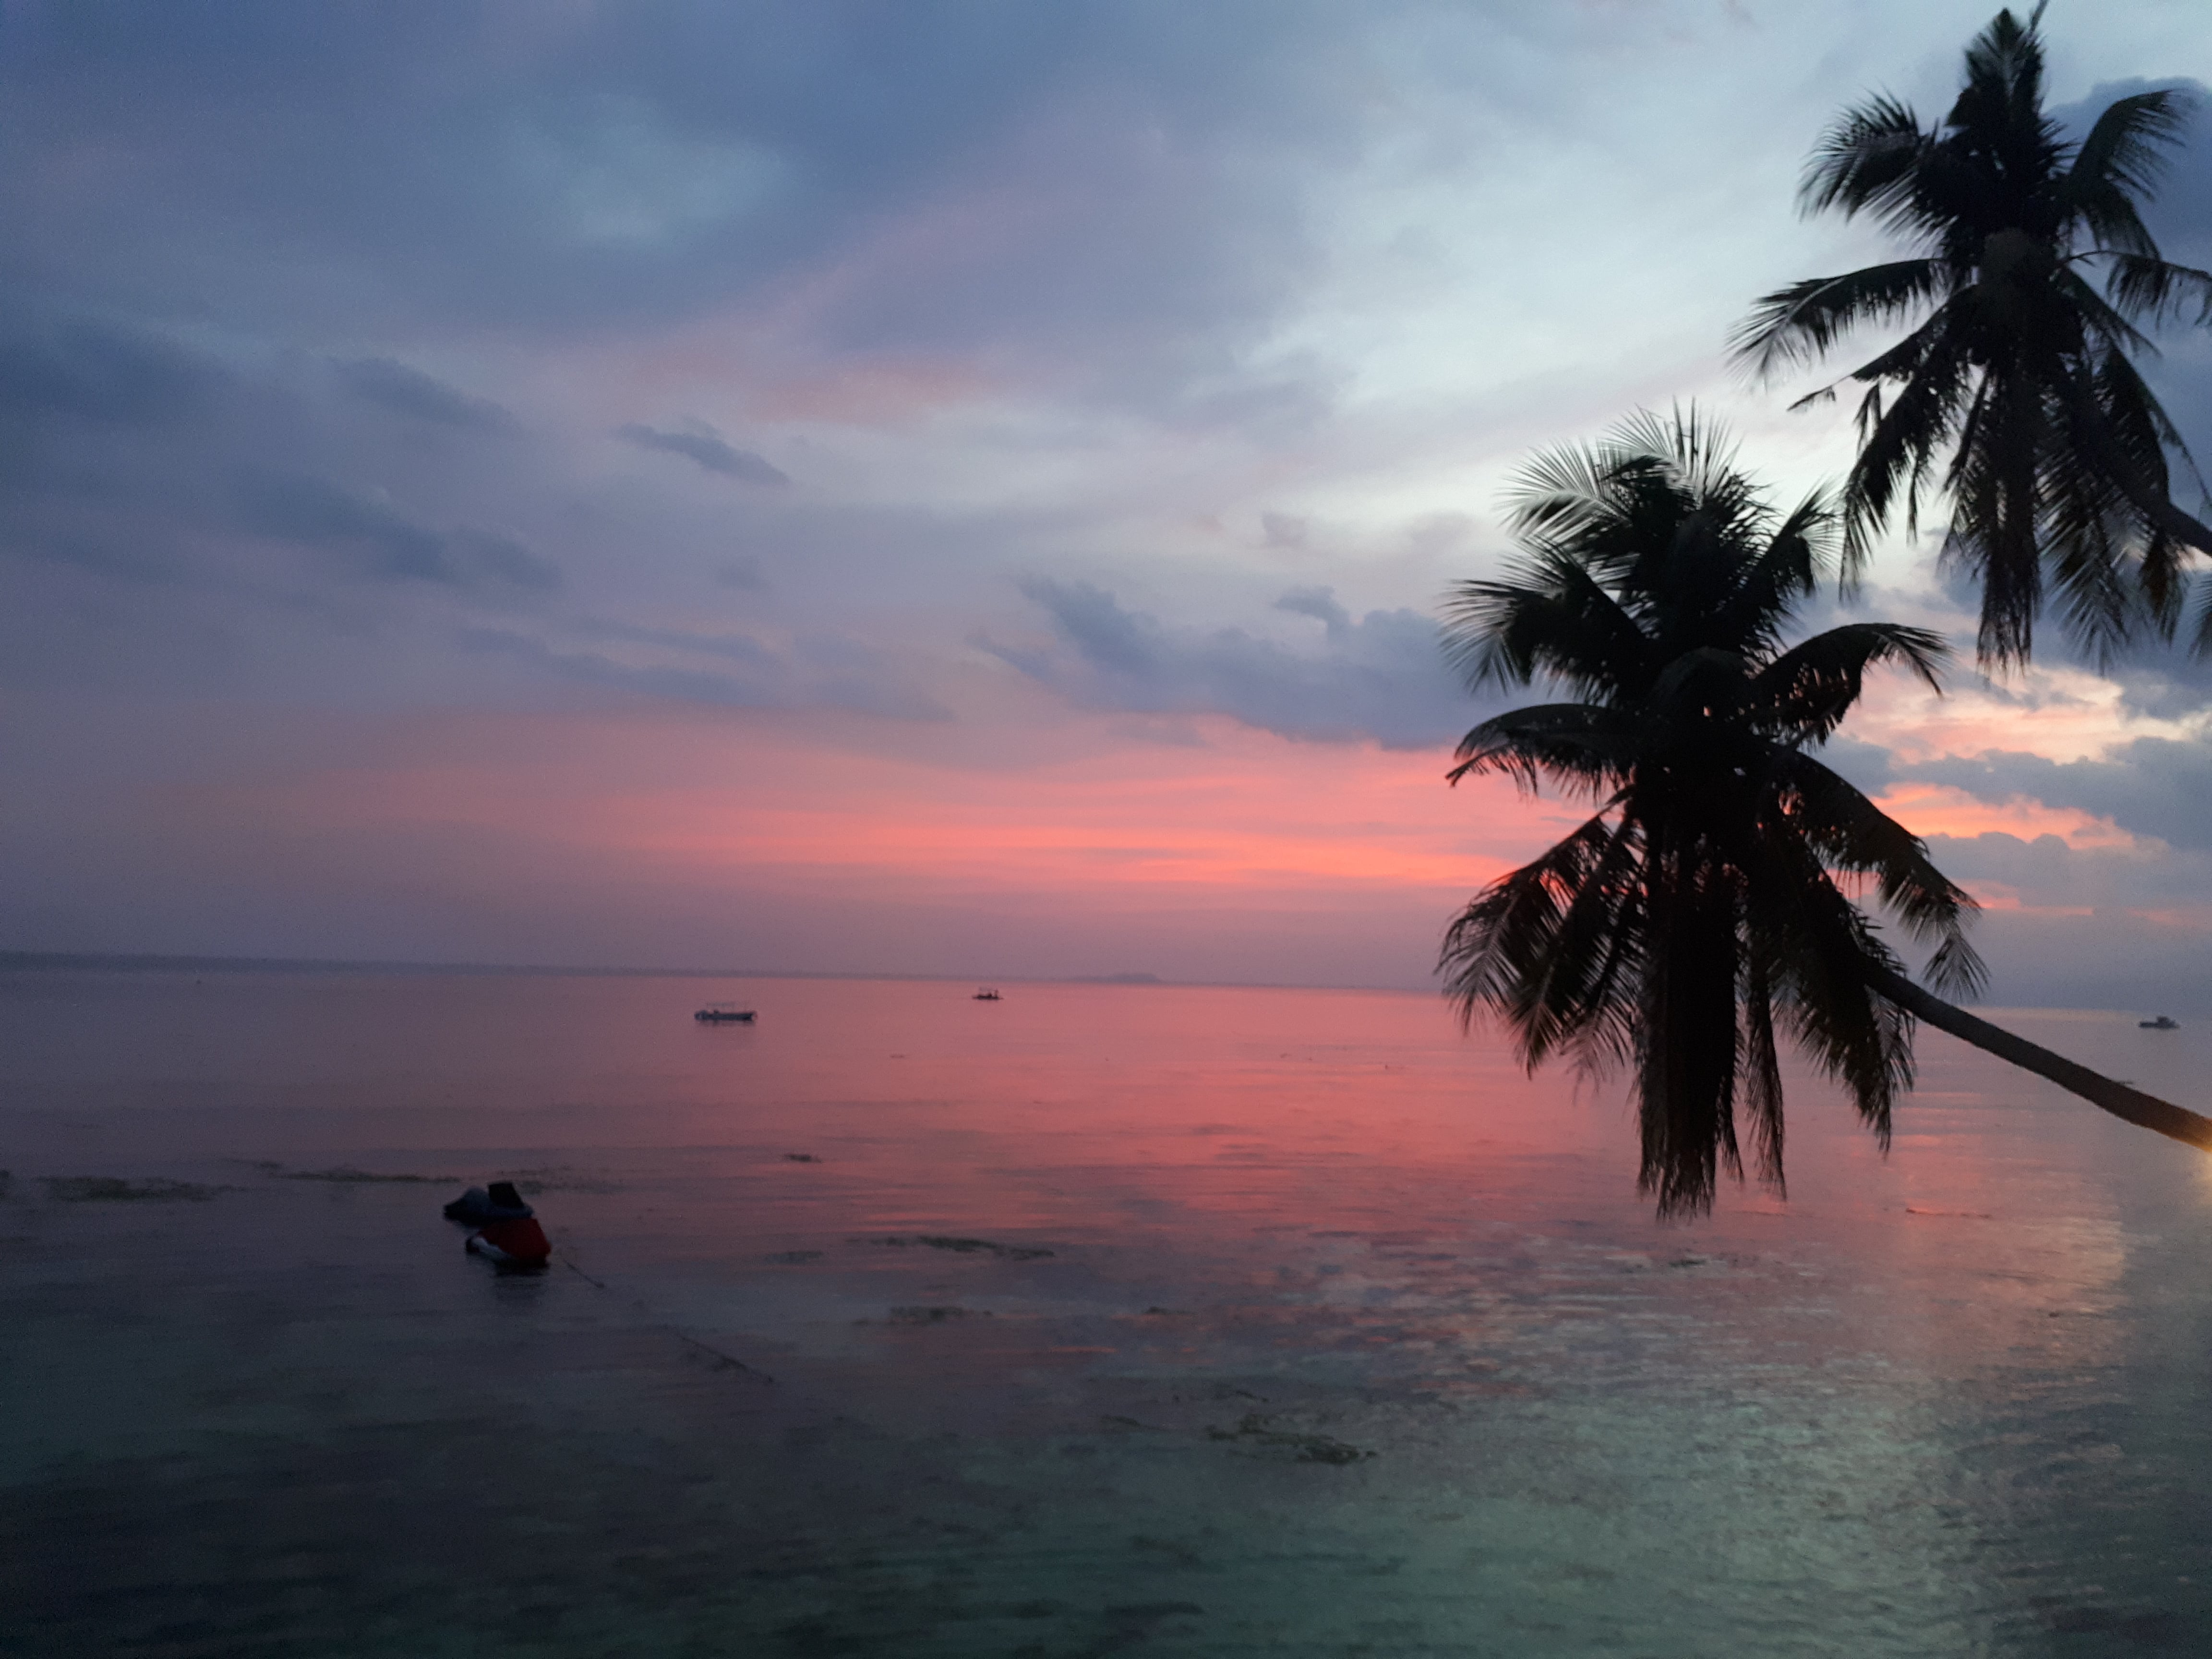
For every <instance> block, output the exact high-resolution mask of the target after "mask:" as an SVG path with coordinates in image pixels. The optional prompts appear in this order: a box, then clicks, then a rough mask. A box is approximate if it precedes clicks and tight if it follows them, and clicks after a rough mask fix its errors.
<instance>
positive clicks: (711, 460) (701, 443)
mask: <svg viewBox="0 0 2212 1659" xmlns="http://www.w3.org/2000/svg"><path fill="white" fill-rule="evenodd" d="M615 435H616V436H617V437H618V438H620V439H622V440H623V441H624V442H626V443H632V444H635V445H636V446H637V447H639V448H640V449H659V450H665V451H666V452H667V453H669V454H671V455H681V456H683V457H684V459H686V460H691V461H696V462H697V463H698V464H699V465H701V466H703V467H705V468H706V469H707V471H709V472H719V473H720V474H722V475H723V477H729V478H738V479H741V480H743V481H744V483H757V484H787V483H790V482H791V480H790V478H789V477H787V476H786V475H785V474H784V473H782V472H781V471H778V470H777V469H776V468H775V467H773V466H771V465H769V464H768V463H767V462H766V461H764V460H763V459H761V458H760V457H759V456H757V455H756V454H754V453H751V452H750V450H744V449H732V448H731V447H730V446H729V445H728V444H726V443H725V442H723V441H722V435H721V434H720V433H719V432H717V431H715V430H714V428H713V427H711V426H708V424H707V423H706V422H704V421H687V422H684V430H683V431H681V432H661V431H657V430H655V429H654V428H652V427H649V426H639V425H637V424H635V422H633V423H632V424H630V425H629V426H624V427H619V428H617V429H616V432H615Z"/></svg>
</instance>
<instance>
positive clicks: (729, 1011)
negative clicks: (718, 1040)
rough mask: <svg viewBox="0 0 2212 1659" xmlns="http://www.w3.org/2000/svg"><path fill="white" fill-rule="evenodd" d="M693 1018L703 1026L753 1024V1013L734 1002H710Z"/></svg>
mask: <svg viewBox="0 0 2212 1659" xmlns="http://www.w3.org/2000/svg"><path fill="white" fill-rule="evenodd" d="M691 1018H694V1019H696V1020H697V1021H698V1022H699V1023H700V1024H702V1025H732V1024H736V1025H750V1024H752V1023H753V1011H752V1010H751V1009H750V1008H740V1007H738V1005H737V1004H736V1003H734V1002H710V1003H708V1005H707V1006H705V1007H703V1008H702V1009H701V1010H700V1011H699V1012H697V1013H696V1014H694V1015H692V1016H691Z"/></svg>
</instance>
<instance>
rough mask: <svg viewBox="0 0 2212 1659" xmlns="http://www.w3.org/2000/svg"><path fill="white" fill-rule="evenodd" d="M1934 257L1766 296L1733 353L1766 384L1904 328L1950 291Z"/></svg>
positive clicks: (1742, 326) (1740, 330)
mask: <svg viewBox="0 0 2212 1659" xmlns="http://www.w3.org/2000/svg"><path fill="white" fill-rule="evenodd" d="M1949 288H1950V273H1949V272H1948V270H1946V269H1945V267H1944V266H1943V265H1942V264H1940V263H1939V262H1937V261H1936V260H1934V259H1899V260H1897V261H1895V262H1893V263H1892V264H1884V265H1869V266H1868V267H1867V268H1866V269H1865V270H1853V271H1847V272H1845V273H1844V275H1843V276H1814V277H1812V278H1810V279H1808V281H1805V282H1802V283H1790V286H1789V287H1787V288H1778V289H1775V290H1774V291H1773V292H1772V293H1771V294H1766V295H1761V296H1760V297H1759V300H1758V301H1755V302H1754V303H1753V306H1752V310H1751V315H1750V316H1749V317H1747V318H1746V319H1744V320H1743V321H1742V322H1741V323H1739V324H1738V325H1736V327H1735V331H1733V332H1732V333H1731V334H1730V335H1729V355H1730V356H1732V357H1733V358H1734V359H1735V361H1736V362H1738V363H1739V364H1741V365H1742V366H1743V367H1744V368H1745V369H1746V370H1747V372H1748V373H1749V374H1750V375H1751V376H1752V378H1753V379H1754V380H1770V379H1771V378H1772V377H1773V376H1774V375H1776V374H1779V373H1781V372H1782V371H1784V370H1785V369H1789V368H1798V367H1801V366H1802V365H1805V364H1808V363H1815V362H1819V361H1820V359H1821V358H1823V357H1825V356H1827V355H1828V353H1829V352H1830V351H1831V350H1832V349H1834V348H1835V346H1836V345H1837V343H1838V342H1840V341H1841V340H1842V339H1844V337H1845V336H1847V335H1849V334H1850V333H1852V332H1853V331H1856V330H1858V329H1861V328H1867V327H1874V326H1878V325H1881V324H1885V323H1899V322H1904V321H1905V320H1906V319H1909V318H1911V316H1913V315H1914V313H1917V312H1918V311H1919V310H1920V309H1921V307H1923V306H1926V305H1929V304H1930V303H1932V302H1933V301H1936V300H1937V299H1938V298H1940V297H1941V296H1942V295H1944V294H1945V293H1947V292H1948V290H1949Z"/></svg>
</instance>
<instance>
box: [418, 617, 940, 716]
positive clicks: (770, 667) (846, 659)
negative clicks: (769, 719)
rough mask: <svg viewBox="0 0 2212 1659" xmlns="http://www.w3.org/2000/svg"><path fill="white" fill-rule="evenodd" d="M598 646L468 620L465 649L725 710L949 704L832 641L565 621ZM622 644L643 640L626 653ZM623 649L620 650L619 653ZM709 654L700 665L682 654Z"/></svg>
mask: <svg viewBox="0 0 2212 1659" xmlns="http://www.w3.org/2000/svg"><path fill="white" fill-rule="evenodd" d="M568 632H570V633H573V634H574V635H578V636H580V639H581V640H584V641H594V642H597V643H599V644H603V645H605V646H606V647H611V649H593V648H591V647H589V646H580V645H578V644H573V643H570V642H568V641H563V640H562V639H560V638H559V637H558V636H557V635H556V636H555V637H552V638H548V637H547V636H545V635H543V634H539V633H526V632H524V631H521V630H520V629H505V628H482V627H478V628H469V629H463V630H462V631H461V632H460V634H459V636H458V637H459V643H460V644H461V646H462V647H463V648H464V649H465V650H468V651H471V652H474V653H480V654H487V655H498V656H505V657H509V658H513V659H516V660H519V661H520V662H523V663H525V664H526V665H529V666H530V667H531V668H532V670H534V671H538V672H539V673H542V674H545V675H548V676H550V677H551V678H556V679H562V680H568V681H570V682H573V683H575V684H585V685H591V686H595V687H599V688H600V689H603V690H611V691H617V692H622V693H626V694H629V695H633V696H644V697H651V698H654V699H659V700H662V701H667V702H691V703H703V704H706V705H708V706H709V707H714V708H844V709H850V710H853V711H854V712H857V713H861V714H878V715H883V716H886V717H888V718H890V719H894V720H949V719H951V712H950V711H949V710H947V709H946V708H945V707H944V705H943V704H942V703H940V702H938V700H937V699H936V698H934V697H933V696H929V695H928V694H927V692H926V691H924V690H921V688H919V687H917V686H915V685H914V684H911V683H909V682H908V681H906V680H904V679H902V678H900V677H899V676H898V675H897V673H896V671H894V670H893V669H892V668H891V667H890V666H889V665H886V663H885V661H884V657H883V654H882V653H880V652H877V651H874V650H872V649H867V648H864V647H853V646H850V645H848V644H845V643H842V642H841V641H836V640H835V639H826V638H825V639H814V640H802V641H798V642H797V643H796V645H795V646H794V647H793V648H791V649H788V650H784V649H778V648H775V647H770V646H769V645H766V644H763V642H762V641H757V640H753V639H749V638H746V637H745V636H744V635H697V634H688V633H684V632H683V631H681V630H678V629H655V628H641V627H636V626H633V625H630V624H626V623H617V622H611V621H606V620H603V619H598V618H583V619H580V620H577V621H574V622H573V623H569V624H568ZM624 646H629V647H639V648H637V649H635V650H632V651H629V652H627V653H622V652H621V647H624ZM617 653H619V654H617ZM687 657H691V658H706V659H709V660H711V661H712V662H714V664H715V666H713V667H704V666H700V665H697V664H696V663H693V662H687V661H684V660H683V659H684V658H687Z"/></svg>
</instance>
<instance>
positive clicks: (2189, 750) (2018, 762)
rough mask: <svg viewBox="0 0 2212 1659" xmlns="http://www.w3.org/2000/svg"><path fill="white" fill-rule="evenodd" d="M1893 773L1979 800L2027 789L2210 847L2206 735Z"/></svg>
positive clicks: (1952, 759) (1977, 758) (2001, 753)
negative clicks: (2081, 753)
mask: <svg viewBox="0 0 2212 1659" xmlns="http://www.w3.org/2000/svg"><path fill="white" fill-rule="evenodd" d="M1894 773H1895V775H1896V776H1898V777H1899V778H1908V779H1913V780H1917V781H1922V782H1927V783H1941V784H1948V785H1950V786H1951V787H1954V788H1958V789H1963V790H1965V791H1966V792H1967V793H1969V794H1971V795H1972V796H1974V797H1975V798H1976V799H1979V800H1984V801H1990V802H2001V801H2005V800H2008V799H2014V798H2015V797H2020V796H2026V797H2027V798H2028V799H2033V800H2037V801H2040V802H2042V803H2043V804H2044V805H2045V806H2056V807H2072V808H2075V809H2078V810H2079V811H2084V812H2087V813H2090V814H2092V815H2093V816H2095V817H2102V818H2110V819H2111V820H2112V822H2113V823H2117V824H2118V825H2119V826H2120V827H2121V828H2122V829H2128V830H2131V831H2133V832H2134V833H2135V834H2136V835H2141V836H2156V837H2157V838H2158V839H2159V840H2160V841H2163V842H2168V843H2170V844H2171V845H2172V846H2175V847H2185V848H2212V741H2208V740H2202V739H2200V740H2197V741H2194V742H2180V741H2176V740H2174V739H2172V738H2136V739H2135V740H2134V741H2133V742H2130V743H2124V744H2120V745H2118V747H2116V748H2113V749H2112V750H2107V751H2106V753H2105V754H2104V755H2102V756H2100V757H2096V758H2093V759H2081V760H2071V761H2054V760H2051V759H2048V758H2046V757H2044V756H2041V755H2030V754H2020V753H2015V752H2008V751H2005V750H1988V751H1985V752H1984V753H1982V754H1979V755H1973V756H1964V755H1947V756H1944V757H1941V758H1939V759H1936V760H1929V761H1923V762H1922V763H1919V764H1917V765H1911V766H1899V767H1897V768H1895V769H1894Z"/></svg>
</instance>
